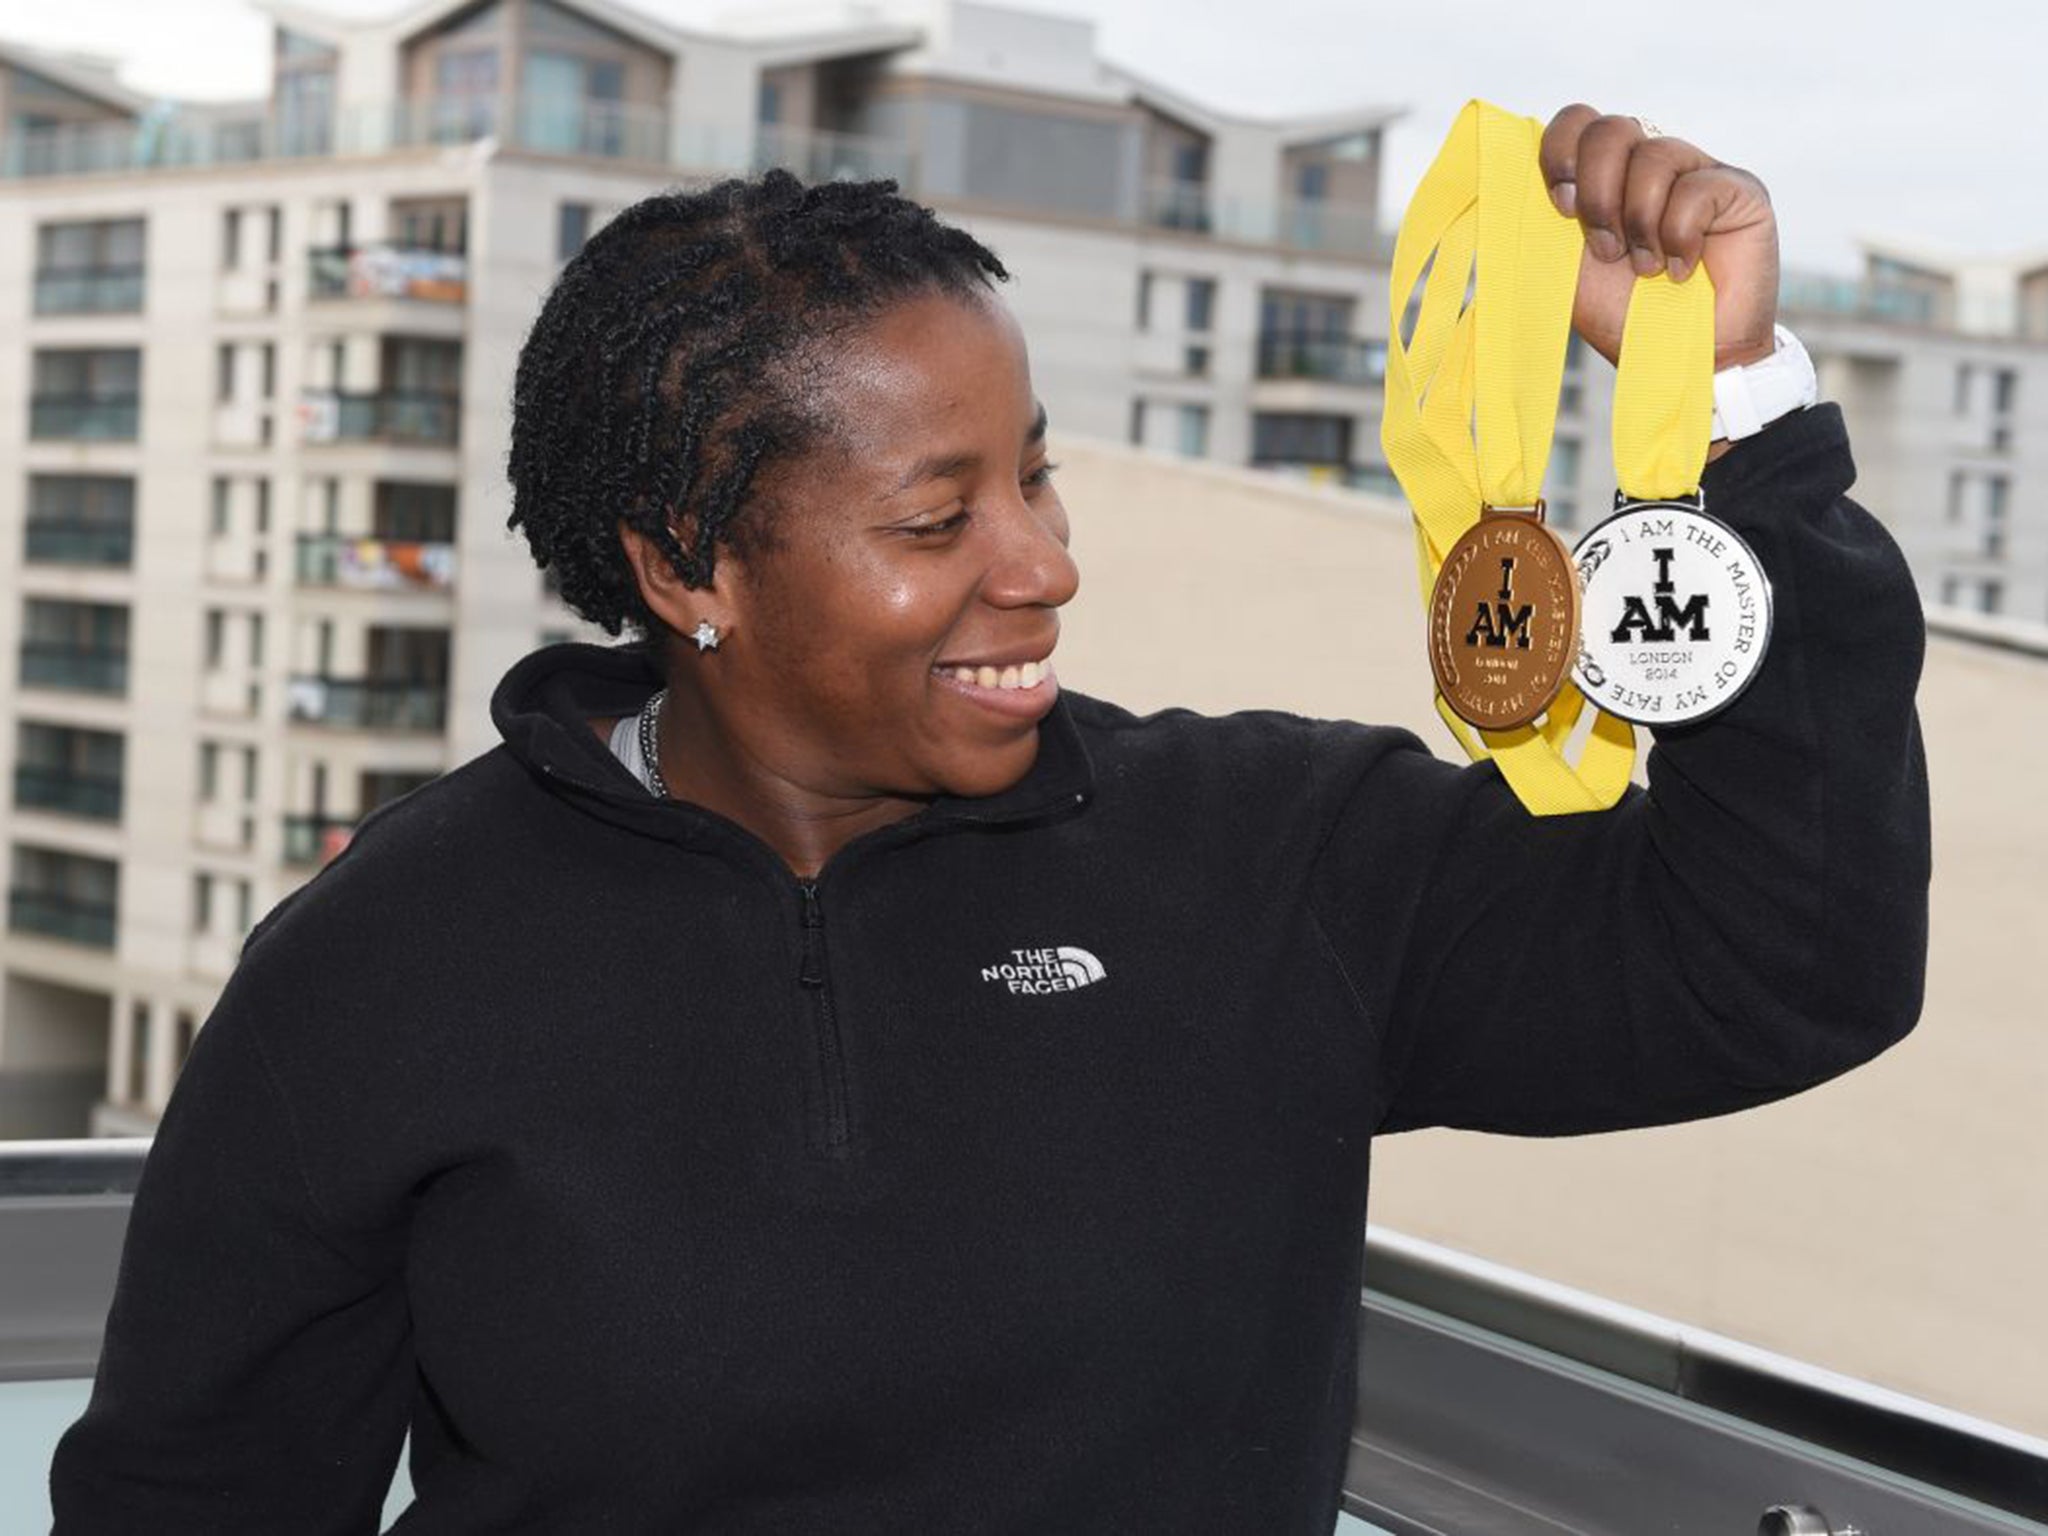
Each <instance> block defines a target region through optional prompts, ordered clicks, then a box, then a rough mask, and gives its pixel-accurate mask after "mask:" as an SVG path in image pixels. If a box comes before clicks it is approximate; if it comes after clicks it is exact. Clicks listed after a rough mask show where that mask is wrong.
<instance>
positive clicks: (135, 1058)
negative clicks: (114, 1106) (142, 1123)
mask: <svg viewBox="0 0 2048 1536" xmlns="http://www.w3.org/2000/svg"><path fill="white" fill-rule="evenodd" d="M148 1091H149V1004H148V1003H146V1002H143V1001H142V1000H141V999H139V998H138V999H137V1000H136V1003H135V1006H134V1008H133V1009H131V1010H130V1011H129V1014H128V1102H129V1103H130V1104H140V1103H141V1102H142V1098H143V1095H144V1094H145V1093H147V1092H148Z"/></svg>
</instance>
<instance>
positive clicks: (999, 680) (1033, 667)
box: [946, 661, 1052, 689]
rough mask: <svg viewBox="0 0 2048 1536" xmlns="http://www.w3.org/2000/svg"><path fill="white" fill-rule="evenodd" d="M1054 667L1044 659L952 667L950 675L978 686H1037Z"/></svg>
mask: <svg viewBox="0 0 2048 1536" xmlns="http://www.w3.org/2000/svg"><path fill="white" fill-rule="evenodd" d="M1051 672H1052V668H1051V667H1050V666H1049V665H1047V664H1046V663H1045V662H1042V661H1026V662H1020V663H1017V664H1015V665H1012V666H1007V667H1001V668H997V667H950V668H947V669H946V673H947V675H948V676H950V677H952V678H954V679H955V680H956V681H958V682H963V683H969V684H972V685H973V686H974V687H977V688H1003V689H1018V688H1036V687H1037V686H1038V685H1039V684H1040V683H1042V682H1044V681H1045V680H1046V678H1047V677H1048V676H1049V675H1050V674H1051Z"/></svg>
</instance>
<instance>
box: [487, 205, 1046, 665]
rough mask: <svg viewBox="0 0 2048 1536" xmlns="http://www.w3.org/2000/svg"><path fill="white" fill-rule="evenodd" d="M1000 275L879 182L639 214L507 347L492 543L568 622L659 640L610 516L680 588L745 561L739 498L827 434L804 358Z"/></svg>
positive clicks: (758, 531)
mask: <svg viewBox="0 0 2048 1536" xmlns="http://www.w3.org/2000/svg"><path fill="white" fill-rule="evenodd" d="M1009 275H1010V274H1009V272H1008V271H1007V270H1006V269H1005V268H1004V266H1003V264H1002V262H1000V261H999V260H997V259H996V256H995V254H994V253H993V252H992V251H990V250H988V249H987V248H986V247H985V246H983V245H982V244H981V243H980V242H979V241H977V240H975V239H974V238H973V237H972V236H971V235H969V234H968V233H967V232H966V231H965V230H962V229H958V228H955V227H953V226H950V225H947V224H944V223H941V222H940V221H939V219H938V217H937V216H936V215H935V214H934V213H933V212H932V211H931V210H930V209H929V208H925V207H921V206H920V205H918V204H917V203H915V202H912V201H911V200H909V199H907V198H904V197H901V196H899V195H898V194H897V184H896V183H895V182H894V181H892V180H879V181H830V182H820V183H818V184H816V185H813V186H806V185H805V184H804V183H802V182H801V181H799V180H798V179H797V178H796V177H795V176H793V175H791V174H790V173H789V172H788V171H785V170H780V169H777V170H770V171H768V172H766V173H764V174H763V175H761V176H759V177H755V178H741V177H733V178H730V179H728V180H725V181H721V182H718V183H717V184H715V185H713V186H710V187H706V188H704V189H702V190H699V191H683V190H670V191H666V192H660V193H657V194H655V195H654V196H652V197H647V198H643V199H642V200H641V201H639V202H637V203H634V204H633V205H632V206H631V207H629V208H627V209H625V210H624V211H623V212H621V213H620V214H619V215H618V216H617V217H616V218H614V219H613V220H611V222H610V223H608V224H606V225H605V226H604V227H603V228H602V229H600V230H599V231H598V232H597V233H596V234H595V235H593V236H592V237H591V239H590V240H589V241H588V242H587V243H586V244H585V245H584V247H583V249H582V250H581V251H580V252H578V253H577V254H576V256H575V257H574V258H572V259H571V260H570V261H569V263H568V264H567V265H566V266H565V267H564V268H563V269H562V272H561V274H560V276H559V277H557V278H556V280H555V283H554V286H553V288H552V289H550V291H549V293H548V296H547V299H546V302H545V303H544V304H543V305H542V306H541V312H540V316H539V318H538V319H537V320H536V321H535V322H534V324H533V328H532V330H531V331H530V332H529V333H528V335H527V338H526V341H525V344H524V345H523V346H522V347H521V348H520V353H519V366H518V371H517V375H516V378H515V381H514V385H513V407H512V446H511V451H510V453H509V455H508V457H507V470H508V473H509V475H510V478H511V481H512V513H511V516H510V517H509V518H508V519H507V526H508V527H513V528H523V530H524V532H525V535H526V540H527V544H528V546H529V547H530V548H531V550H532V551H533V556H534V560H535V562H536V563H537V564H538V565H540V566H541V568H542V569H548V568H552V569H553V570H554V571H555V573H556V586H557V590H558V591H559V592H560V594H561V597H562V601H563V602H564V603H566V604H567V605H568V606H569V607H570V608H572V609H574V610H575V611H576V612H577V613H579V614H581V615H582V616H583V617H584V618H586V619H588V620H589V621H590V622H592V623H593V624H596V625H598V626H600V627H601V628H603V629H604V630H605V632H606V633H608V634H613V635H616V634H618V633H619V630H620V627H621V626H622V625H624V624H632V625H634V626H636V627H638V628H639V629H640V630H642V631H643V632H644V633H645V634H646V635H647V636H648V637H650V638H652V637H654V636H655V635H657V634H658V633H659V632H660V631H661V630H662V629H663V628H664V626H663V625H662V624H661V623H660V621H659V620H657V619H656V617H655V616H654V614H653V613H652V612H651V611H650V610H649V609H648V607H647V605H646V603H645V601H644V600H643V599H642V597H641V595H640V588H639V583H638V582H637V581H636V580H635V579H634V576H633V572H632V569H631V567H630V564H629V562H628V560H627V557H626V552H625V550H624V548H623V547H622V546H621V543H620V541H619V537H618V524H619V522H620V520H621V519H623V520H624V521H625V522H626V523H627V524H628V525H629V526H631V527H633V528H636V529H638V530H639V531H640V532H641V533H642V534H644V535H646V536H647V537H648V538H649V539H651V540H652V541H653V542H654V544H655V547H656V548H658V549H660V550H661V551H662V552H663V554H664V555H666V556H667V558H668V560H669V561H670V563H671V564H672V565H673V566H674V568H675V570H676V572H677V574H678V575H679V576H681V577H682V579H683V581H684V583H685V584H686V585H688V586H692V587H698V586H703V585H704V584H706V583H707V582H709V581H710V580H711V576H712V571H713V569H714V567H715V565H716V560H717V548H718V546H719V545H720V544H724V545H725V546H727V547H728V548H729V549H731V550H733V551H734V552H735V553H736V554H738V555H739V556H740V558H742V559H745V558H746V557H747V556H748V555H749V554H751V553H754V552H756V551H758V550H761V549H766V548H770V547H772V543H773V530H772V527H771V524H772V521H773V516H774V509H773V507H772V506H769V507H761V506H758V505H754V504H751V503H759V502H761V501H763V500H764V499H765V498H764V497H762V496H759V495H753V496H751V497H750V492H753V491H755V490H756V481H757V478H758V477H759V476H760V474H761V472H762V471H763V470H764V469H765V468H767V467H768V466H770V465H771V464H774V463H777V462H782V461H786V460H790V459H794V458H796V457H799V456H801V455H802V454H804V453H805V452H807V451H808V450H809V449H811V448H812V447H813V446H815V445H816V444H817V443H818V442H819V441H820V440H821V439H822V438H824V437H825V436H827V435H828V434H829V433H831V432H832V431H833V429H834V426H835V423H834V421H833V418H832V416H831V413H830V411H829V409H828V402H827V401H826V400H825V399H823V398H822V396H823V393H824V392H823V390H822V389H821V388H820V385H819V380H820V377H821V374H822V369H823V364H824V361H825V359H826V358H827V357H828V356H829V352H830V349H829V347H827V346H824V345H821V343H823V342H825V341H826V340H827V339H828V338H829V337H831V336H833V335H835V334H839V333H842V332H843V330H844V329H845V328H846V327H847V326H849V325H854V324H858V323H860V322H862V321H863V320H866V319H870V318H872V317H874V316H876V315H878V314H880V313H882V312H883V311H884V310H885V309H887V308H889V307H890V306H891V305H893V304H895V303H898V302H900V301H902V300H904V299H907V298H911V297H916V296H921V295H924V294H927V293H950V294H955V295H959V296H961V297H967V296H970V295H979V294H983V293H987V292H991V291H993V286H994V283H995V281H997V280H1007V279H1008V278H1009ZM679 515H681V516H685V517H686V521H687V531H688V535H689V547H688V548H685V547H684V546H683V543H682V541H681V540H680V539H679V538H678V536H677V530H676V527H675V525H674V524H675V519H677V517H678V516H679Z"/></svg>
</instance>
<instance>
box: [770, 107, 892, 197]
mask: <svg viewBox="0 0 2048 1536" xmlns="http://www.w3.org/2000/svg"><path fill="white" fill-rule="evenodd" d="M773 166H781V167H782V168H783V169H784V170H786V171H789V172H790V173H791V174H792V175H794V176H796V177H797V178H798V179H799V180H800V181H878V180H882V179H884V178H887V179H889V180H893V181H895V182H896V183H897V184H898V185H899V186H902V187H905V188H909V187H913V186H915V185H916V184H917V156H916V154H915V153H914V152H913V151H912V150H911V148H910V146H909V145H907V144H904V143H901V142H899V141H897V140H893V139H880V138H872V137H869V136H867V135H864V134H856V133H819V132H812V131H810V130H807V129H796V128H778V127H776V126H775V125H774V124H772V123H768V124H763V125H762V126H761V129H760V131H759V137H758V138H757V139H756V141H755V145H754V160H753V165H752V166H751V169H752V170H754V171H757V172H758V171H765V170H768V169H770V168H771V167H773Z"/></svg>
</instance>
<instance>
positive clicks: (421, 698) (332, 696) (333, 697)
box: [285, 675, 448, 731]
mask: <svg viewBox="0 0 2048 1536" xmlns="http://www.w3.org/2000/svg"><path fill="white" fill-rule="evenodd" d="M285 709H286V711H287V713H288V714H289V715H290V717H291V718H292V719H293V720H296V721H300V722H303V723H305V724H308V725H327V726H336V727H339V728H342V729H347V730H360V731H438V730H440V729H442V727H443V726H444V725H445V724H446V722H447V717H448V687H447V684H445V683H418V682H405V681H387V680H385V679H382V678H369V677H309V676H303V675H302V676H298V677H294V678H293V679H292V680H291V682H290V684H289V685H288V686H287V687H286V689H285Z"/></svg>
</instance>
